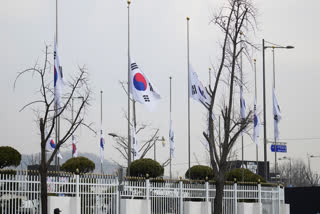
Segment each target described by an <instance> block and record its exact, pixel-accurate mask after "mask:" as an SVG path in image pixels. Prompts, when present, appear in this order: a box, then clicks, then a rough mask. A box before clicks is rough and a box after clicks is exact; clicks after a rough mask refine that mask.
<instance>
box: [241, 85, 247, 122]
mask: <svg viewBox="0 0 320 214" xmlns="http://www.w3.org/2000/svg"><path fill="white" fill-rule="evenodd" d="M241 84H242V83H241ZM242 87H243V86H240V116H241V119H246V117H247V112H246V102H245V100H244V98H243V88H242Z"/></svg>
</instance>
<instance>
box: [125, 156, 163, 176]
mask: <svg viewBox="0 0 320 214" xmlns="http://www.w3.org/2000/svg"><path fill="white" fill-rule="evenodd" d="M163 172H164V168H163V167H162V166H161V165H160V164H159V163H158V162H157V161H154V160H152V159H150V158H145V159H139V160H135V161H133V162H132V163H131V166H130V176H136V177H146V174H148V175H149V177H150V178H156V177H159V176H162V175H163Z"/></svg>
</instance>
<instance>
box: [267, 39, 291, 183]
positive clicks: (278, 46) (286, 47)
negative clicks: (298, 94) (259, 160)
mask: <svg viewBox="0 0 320 214" xmlns="http://www.w3.org/2000/svg"><path fill="white" fill-rule="evenodd" d="M268 48H273V49H275V48H283V49H292V48H294V47H293V46H280V45H273V46H265V40H264V39H262V72H263V142H264V176H265V179H266V180H268V170H267V119H266V117H267V116H266V78H265V77H266V75H265V70H266V67H265V50H266V49H268ZM275 158H276V157H275Z"/></svg>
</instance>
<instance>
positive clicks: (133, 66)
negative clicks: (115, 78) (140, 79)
mask: <svg viewBox="0 0 320 214" xmlns="http://www.w3.org/2000/svg"><path fill="white" fill-rule="evenodd" d="M134 69H138V65H137V64H136V63H135V62H134V63H131V70H132V71H133V70H134Z"/></svg>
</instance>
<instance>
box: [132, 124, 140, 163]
mask: <svg viewBox="0 0 320 214" xmlns="http://www.w3.org/2000/svg"><path fill="white" fill-rule="evenodd" d="M132 144H133V160H137V159H139V150H138V141H137V138H136V128H135V126H134V125H133V126H132Z"/></svg>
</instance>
